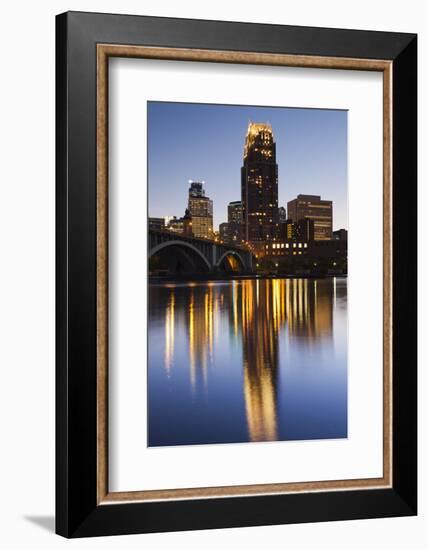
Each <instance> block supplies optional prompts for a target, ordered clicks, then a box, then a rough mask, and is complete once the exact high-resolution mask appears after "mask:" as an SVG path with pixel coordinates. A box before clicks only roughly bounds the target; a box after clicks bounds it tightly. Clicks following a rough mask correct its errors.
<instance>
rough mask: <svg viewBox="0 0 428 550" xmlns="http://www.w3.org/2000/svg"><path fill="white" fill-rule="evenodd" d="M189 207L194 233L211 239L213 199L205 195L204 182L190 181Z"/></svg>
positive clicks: (196, 235)
mask: <svg viewBox="0 0 428 550" xmlns="http://www.w3.org/2000/svg"><path fill="white" fill-rule="evenodd" d="M187 209H188V214H189V216H190V219H191V227H192V233H193V235H194V236H195V237H200V238H204V239H211V238H212V237H213V201H212V200H211V199H209V198H208V197H206V196H205V190H204V182H198V181H191V182H190V188H189V199H188V207H187Z"/></svg>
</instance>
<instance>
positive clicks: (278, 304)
mask: <svg viewBox="0 0 428 550" xmlns="http://www.w3.org/2000/svg"><path fill="white" fill-rule="evenodd" d="M148 321H149V328H148V338H149V339H148V434H149V435H148V445H149V446H164V445H198V444H214V443H242V442H256V441H278V440H282V441H287V440H305V439H306V440H308V439H326V438H329V439H333V438H344V437H347V279H346V278H333V277H332V278H325V279H299V278H294V279H257V278H254V279H241V280H225V281H203V282H193V283H192V282H184V283H183V282H177V283H161V284H159V283H157V284H149V318H148Z"/></svg>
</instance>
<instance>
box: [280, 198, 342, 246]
mask: <svg viewBox="0 0 428 550" xmlns="http://www.w3.org/2000/svg"><path fill="white" fill-rule="evenodd" d="M287 210H288V217H289V218H290V219H291V220H292V221H293V222H299V221H300V220H304V219H309V220H313V222H314V239H315V240H316V241H326V240H330V239H331V236H332V228H333V203H332V201H326V200H321V197H320V196H319V195H297V198H296V199H293V200H292V201H290V202H289V203H288V204H287Z"/></svg>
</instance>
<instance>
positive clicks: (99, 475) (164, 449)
mask: <svg viewBox="0 0 428 550" xmlns="http://www.w3.org/2000/svg"><path fill="white" fill-rule="evenodd" d="M56 25H57V31H56V36H57V43H56V49H57V58H56V59H57V61H56V70H57V77H56V78H57V81H56V87H57V88H56V91H57V104H56V115H57V141H56V144H57V149H56V158H57V227H56V236H57V277H56V282H57V372H56V380H57V382H56V394H57V410H56V441H57V443H56V445H57V448H56V453H57V454H56V461H57V470H56V472H57V473H56V476H57V480H56V487H57V494H56V522H57V533H58V534H60V535H63V536H65V537H84V536H97V535H114V534H126V533H145V532H157V531H174V530H186V529H208V528H220V527H238V526H250V525H268V524H280V523H297V522H314V521H333V520H345V519H362V518H374V517H394V516H406V515H415V514H416V510H417V464H416V458H417V447H416V433H417V418H416V410H417V409H416V397H417V391H416V390H417V387H416V382H417V381H416V353H417V352H416V318H417V316H416V306H417V299H416V227H417V225H416V211H417V208H416V198H417V197H416V176H417V174H416V151H417V147H416V138H417V136H416V115H417V113H416V88H417V87H416V67H417V58H416V55H417V38H416V35H413V34H401V33H384V32H373V31H355V30H340V29H323V28H308V27H288V26H279V25H259V24H247V23H231V22H218V21H197V20H184V19H168V18H153V17H140V16H123V15H109V14H95V13H77V12H69V13H65V14H61V15H59V16H57V21H56Z"/></svg>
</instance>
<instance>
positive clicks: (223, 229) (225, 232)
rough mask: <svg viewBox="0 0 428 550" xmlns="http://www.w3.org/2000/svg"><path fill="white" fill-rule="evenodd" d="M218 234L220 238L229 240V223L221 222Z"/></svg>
mask: <svg viewBox="0 0 428 550" xmlns="http://www.w3.org/2000/svg"><path fill="white" fill-rule="evenodd" d="M218 228H219V234H220V239H221V240H222V241H225V242H227V241H228V240H229V224H228V223H227V222H223V223H221V224H220V225H219V227H218Z"/></svg>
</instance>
